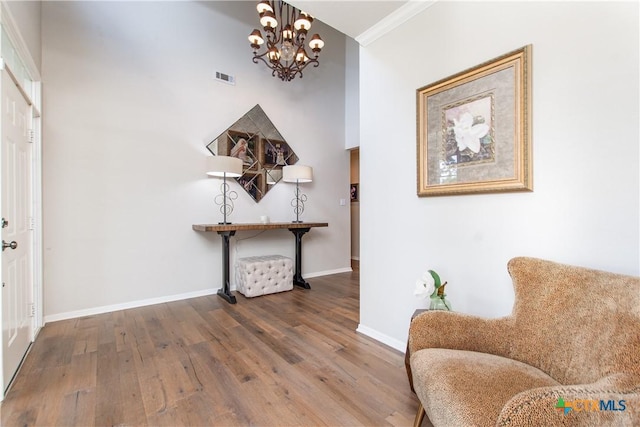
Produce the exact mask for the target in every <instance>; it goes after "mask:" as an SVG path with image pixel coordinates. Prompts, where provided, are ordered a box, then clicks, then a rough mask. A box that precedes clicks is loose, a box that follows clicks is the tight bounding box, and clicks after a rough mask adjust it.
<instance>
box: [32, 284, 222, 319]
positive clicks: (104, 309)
mask: <svg viewBox="0 0 640 427" xmlns="http://www.w3.org/2000/svg"><path fill="white" fill-rule="evenodd" d="M216 292H218V289H217V288H216V289H204V290H201V291H194V292H186V293H184V294H177V295H168V296H164V297H158V298H149V299H144V300H138V301H131V302H124V303H121V304H113V305H103V306H101V307H94V308H87V309H84V310H77V311H68V312H66V313H58V314H52V315H49V316H44V323H48V322H56V321H58V320H66V319H75V318H76V317H84V316H93V315H95V314H103V313H110V312H112V311H119V310H126V309H129V308H137V307H144V306H146V305H154V304H162V303H165V302H171V301H179V300H183V299H189V298H196V297H203V296H206V295H214V294H215V293H216Z"/></svg>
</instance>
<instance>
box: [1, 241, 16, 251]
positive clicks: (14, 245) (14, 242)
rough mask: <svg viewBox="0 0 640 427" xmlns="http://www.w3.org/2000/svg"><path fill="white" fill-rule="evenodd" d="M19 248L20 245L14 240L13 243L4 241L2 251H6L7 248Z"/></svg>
mask: <svg viewBox="0 0 640 427" xmlns="http://www.w3.org/2000/svg"><path fill="white" fill-rule="evenodd" d="M17 247H18V243H17V242H16V241H15V240H13V241H12V242H11V243H7V242H5V241H4V240H3V241H2V251H4V250H5V249H7V248H11V249H15V248H17Z"/></svg>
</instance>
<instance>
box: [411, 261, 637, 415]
mask: <svg viewBox="0 0 640 427" xmlns="http://www.w3.org/2000/svg"><path fill="white" fill-rule="evenodd" d="M508 271H509V274H510V275H511V277H512V279H513V285H514V290H515V304H514V307H513V311H512V314H511V315H510V316H508V317H503V318H499V319H483V318H479V317H475V316H470V315H464V314H460V313H455V312H446V311H426V312H424V313H421V314H420V315H418V316H416V317H415V318H414V319H413V321H412V322H411V327H410V331H409V354H410V372H411V375H412V376H413V387H414V389H415V392H416V395H417V397H418V399H419V400H420V403H421V405H420V407H419V410H418V414H417V415H416V420H415V425H416V426H417V425H420V424H421V423H422V420H423V417H424V415H425V414H426V415H427V417H428V418H429V420H430V421H431V422H432V423H433V425H434V426H436V427H438V426H447V427H448V426H494V425H498V426H556V425H563V426H565V425H566V426H583V425H587V426H609V425H610V426H640V278H639V277H631V276H624V275H619V274H614V273H607V272H603V271H596V270H590V269H586V268H582V267H573V266H568V265H562V264H557V263H554V262H550V261H544V260H540V259H534V258H514V259H512V260H511V261H509V263H508Z"/></svg>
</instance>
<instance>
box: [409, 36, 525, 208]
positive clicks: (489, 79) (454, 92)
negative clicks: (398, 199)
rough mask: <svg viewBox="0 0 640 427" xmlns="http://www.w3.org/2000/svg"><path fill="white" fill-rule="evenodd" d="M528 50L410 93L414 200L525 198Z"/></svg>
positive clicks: (486, 63) (516, 52)
mask: <svg viewBox="0 0 640 427" xmlns="http://www.w3.org/2000/svg"><path fill="white" fill-rule="evenodd" d="M531 50H532V47H531V45H527V46H524V47H522V48H520V49H518V50H515V51H513V52H509V53H507V54H505V55H503V56H500V57H498V58H495V59H492V60H490V61H487V62H485V63H483V64H480V65H478V66H475V67H473V68H471V69H468V70H465V71H462V72H460V73H457V74H455V75H453V76H450V77H447V78H445V79H442V80H440V81H437V82H435V83H432V84H429V85H427V86H424V87H421V88H419V89H418V90H417V91H416V92H417V93H416V98H417V108H416V111H417V120H416V121H417V140H418V146H417V173H418V177H417V178H418V179H417V184H418V185H417V186H418V196H419V197H424V196H444V195H456V194H475V193H495V192H510V191H533V162H532V150H531ZM474 109H476V110H479V109H482V111H483V112H485V113H486V114H484V115H482V114H476V115H474V114H473V113H474ZM476 113H477V111H476ZM456 114H457V116H456ZM463 115H466V116H465V118H466V119H467V120H466V121H465V120H464V119H463V117H462V116H463ZM469 120H472V122H471V123H470V122H469ZM476 134H482V135H483V136H482V139H480V138H476V136H477V135H476ZM476 139H477V140H476ZM465 142H472V144H469V145H466V144H465ZM471 146H473V147H471ZM461 147H462V148H461ZM470 147H471V148H470ZM476 150H477V151H476Z"/></svg>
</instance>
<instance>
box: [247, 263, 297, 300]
mask: <svg viewBox="0 0 640 427" xmlns="http://www.w3.org/2000/svg"><path fill="white" fill-rule="evenodd" d="M236 285H237V288H238V292H240V293H241V294H242V295H244V296H245V297H248V298H250V297H257V296H260V295H266V294H273V293H276V292H283V291H290V290H291V289H293V261H292V260H291V258H287V257H285V256H282V255H267V256H254V257H248V258H240V259H239V260H238V261H236Z"/></svg>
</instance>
